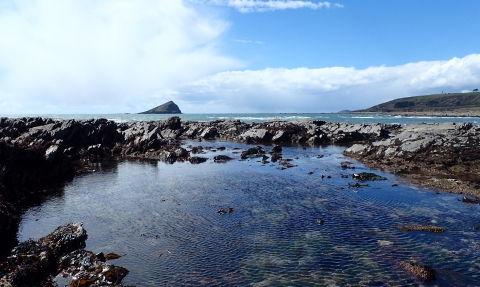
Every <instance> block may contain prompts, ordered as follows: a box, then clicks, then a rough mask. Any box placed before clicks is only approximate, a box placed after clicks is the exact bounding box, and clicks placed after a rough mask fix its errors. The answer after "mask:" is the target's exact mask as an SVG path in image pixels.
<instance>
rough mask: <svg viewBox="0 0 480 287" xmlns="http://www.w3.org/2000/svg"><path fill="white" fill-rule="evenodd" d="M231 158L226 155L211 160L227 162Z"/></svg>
mask: <svg viewBox="0 0 480 287" xmlns="http://www.w3.org/2000/svg"><path fill="white" fill-rule="evenodd" d="M232 159H233V158H231V157H229V156H227V155H217V156H215V157H214V158H213V160H214V161H215V162H227V161H231V160H232Z"/></svg>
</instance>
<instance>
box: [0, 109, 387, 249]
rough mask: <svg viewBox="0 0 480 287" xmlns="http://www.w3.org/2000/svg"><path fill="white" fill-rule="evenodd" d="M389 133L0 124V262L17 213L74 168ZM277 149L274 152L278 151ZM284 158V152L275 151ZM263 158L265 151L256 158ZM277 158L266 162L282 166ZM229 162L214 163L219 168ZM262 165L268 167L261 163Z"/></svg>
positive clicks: (284, 126) (289, 127)
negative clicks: (216, 145)
mask: <svg viewBox="0 0 480 287" xmlns="http://www.w3.org/2000/svg"><path fill="white" fill-rule="evenodd" d="M389 129H391V127H389V126H386V125H383V124H373V125H364V124H356V125H352V124H337V123H328V122H324V121H314V120H304V121H297V122H285V121H270V122H266V123H262V124H258V123H250V124H248V123H243V122H240V121H239V120H235V121H229V120H218V121H212V122H181V121H180V118H179V117H171V118H169V119H167V120H162V121H150V122H133V123H116V122H113V121H109V120H106V119H92V120H66V121H55V120H52V119H45V118H39V117H37V118H18V119H9V118H0V228H1V230H2V237H3V238H2V240H3V242H6V243H8V244H1V246H0V258H1V257H2V255H3V256H4V255H5V254H6V252H8V251H9V250H10V249H11V247H13V245H12V244H14V243H15V233H16V226H17V225H18V219H17V217H16V216H15V215H14V214H17V211H16V208H15V206H17V205H18V204H19V203H21V202H23V201H24V200H25V199H26V198H28V197H31V196H32V195H33V196H35V194H36V193H38V191H39V190H41V189H42V188H44V187H46V186H48V185H51V184H53V183H55V182H61V181H64V180H66V179H69V178H72V177H73V176H74V174H75V172H76V171H79V170H80V168H79V166H80V165H79V163H81V162H82V161H86V160H92V159H97V158H102V157H104V156H111V155H122V156H127V157H138V158H147V159H156V160H161V161H165V162H168V163H173V162H175V161H184V160H188V161H190V162H191V163H202V162H205V161H206V159H205V158H202V157H197V156H194V154H195V153H196V152H197V151H196V150H194V148H192V150H187V149H185V148H183V147H181V146H180V143H181V140H184V139H194V140H214V139H221V140H229V141H236V142H244V143H258V144H270V143H275V144H282V143H303V144H351V143H354V142H365V141H372V140H380V139H385V138H387V136H388V133H389ZM277 149H278V148H277ZM280 151H281V148H280ZM263 154H265V151H262V153H260V155H263ZM280 158H281V157H280V156H279V154H278V152H274V153H273V155H272V157H271V161H272V162H274V161H276V160H279V159H280ZM224 160H226V159H222V160H217V161H224ZM264 161H265V162H266V159H264Z"/></svg>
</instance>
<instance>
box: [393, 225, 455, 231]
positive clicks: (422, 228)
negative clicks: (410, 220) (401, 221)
mask: <svg viewBox="0 0 480 287" xmlns="http://www.w3.org/2000/svg"><path fill="white" fill-rule="evenodd" d="M400 230H403V231H426V232H433V233H443V232H445V231H447V229H446V228H443V227H440V226H434V225H422V224H411V225H404V226H402V227H400Z"/></svg>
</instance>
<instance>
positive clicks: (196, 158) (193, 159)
mask: <svg viewBox="0 0 480 287" xmlns="http://www.w3.org/2000/svg"><path fill="white" fill-rule="evenodd" d="M207 160H208V158H206V157H201V156H192V157H190V158H188V161H189V162H190V163H191V164H199V163H203V162H206V161H207Z"/></svg>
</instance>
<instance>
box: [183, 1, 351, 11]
mask: <svg viewBox="0 0 480 287" xmlns="http://www.w3.org/2000/svg"><path fill="white" fill-rule="evenodd" d="M191 1H192V2H196V3H206V4H214V5H220V6H228V7H232V8H235V9H237V10H238V11H239V12H241V13H249V12H265V11H273V10H285V9H300V8H309V9H313V10H316V9H321V8H331V7H334V8H343V5H342V4H338V3H333V4H332V3H330V2H326V1H325V2H318V3H314V2H311V1H299V0H286V1H281V0H277V1H276V0H268V1H260V0H203V1H202V0H191Z"/></svg>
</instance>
